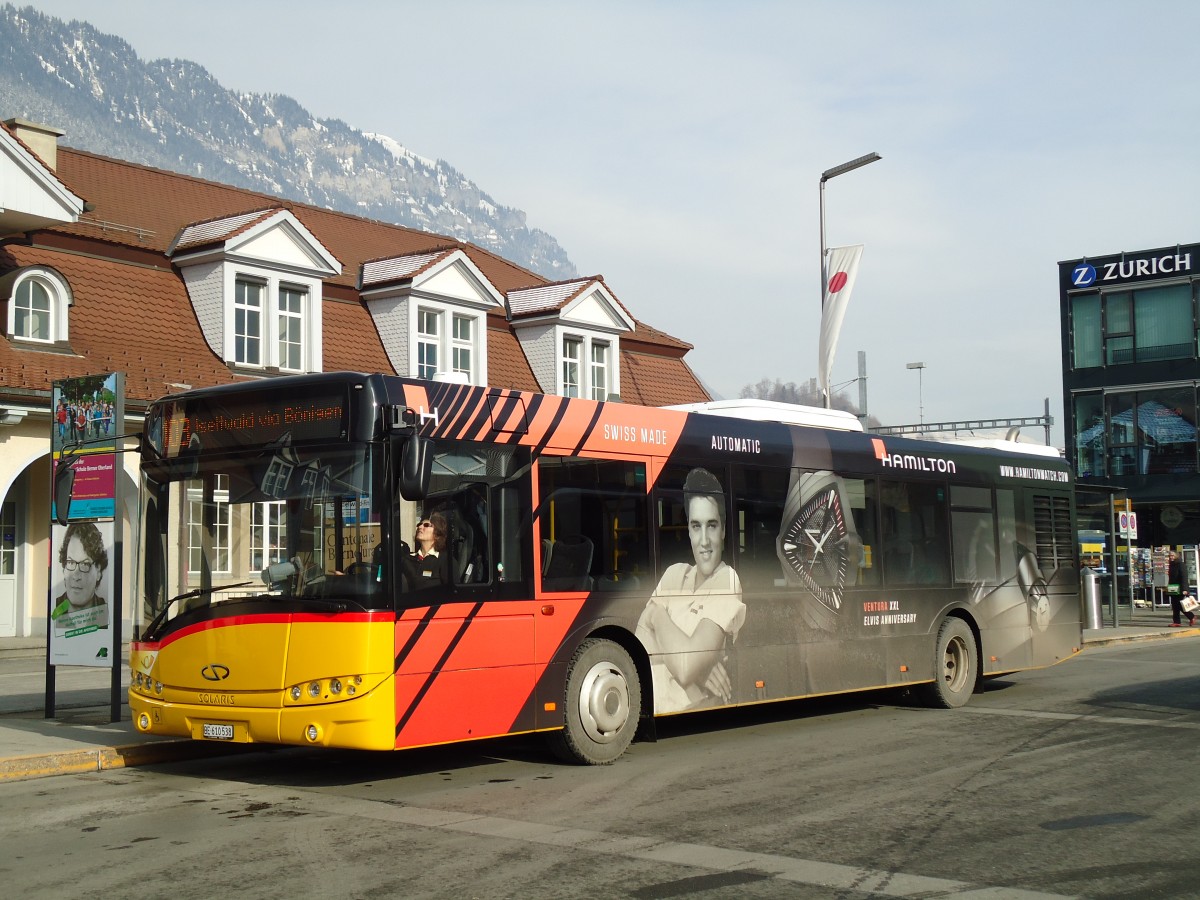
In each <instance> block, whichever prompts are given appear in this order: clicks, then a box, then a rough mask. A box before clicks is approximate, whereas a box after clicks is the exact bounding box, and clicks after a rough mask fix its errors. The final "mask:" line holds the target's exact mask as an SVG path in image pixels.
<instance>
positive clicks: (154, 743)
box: [0, 608, 1200, 782]
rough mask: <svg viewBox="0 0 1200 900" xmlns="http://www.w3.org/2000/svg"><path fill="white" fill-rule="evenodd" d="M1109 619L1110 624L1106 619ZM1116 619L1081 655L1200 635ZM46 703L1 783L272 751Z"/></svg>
mask: <svg viewBox="0 0 1200 900" xmlns="http://www.w3.org/2000/svg"><path fill="white" fill-rule="evenodd" d="M1105 611H1106V613H1107V608H1106V610H1105ZM1105 621H1106V622H1111V621H1112V619H1111V617H1109V616H1107V615H1106V616H1105ZM1118 621H1119V625H1118V626H1117V627H1115V628H1114V627H1112V626H1111V625H1109V626H1107V627H1104V628H1095V629H1086V630H1084V632H1083V649H1084V651H1085V652H1086V651H1087V650H1088V649H1089V648H1093V647H1102V646H1105V645H1109V644H1115V643H1124V642H1128V641H1145V640H1156V639H1166V638H1176V637H1195V636H1200V627H1196V628H1188V627H1187V626H1184V627H1183V628H1172V627H1170V625H1171V612H1170V610H1166V609H1153V610H1142V609H1138V610H1134V611H1133V614H1132V616H1131V615H1130V611H1129V609H1128V608H1122V609H1121V610H1120V611H1119V615H1118ZM45 654H46V643H45V639H44V638H0V659H16V658H26V659H29V658H36V659H44V658H45ZM92 671H95V672H96V673H97V674H96V678H97V685H96V686H97V688H103V689H107V687H108V684H109V681H110V679H111V672H110V671H108V670H92ZM43 702H44V693H43V695H40V696H38V697H37V698H36V703H34V702H27V703H26V704H25V705H26V706H30V707H36V708H30V709H18V710H13V709H7V710H6V711H3V712H0V782H4V781H17V780H21V779H26V778H41V777H45V776H48V775H66V774H71V773H80V772H97V771H102V770H105V769H119V768H123V767H125V766H144V765H152V764H154V763H164V762H174V761H178V760H184V759H195V758H198V757H202V756H213V755H217V754H227V753H231V752H254V751H261V750H265V749H268V748H267V747H266V746H253V745H252V746H247V745H245V744H218V743H206V742H203V741H191V740H186V739H182V738H165V737H154V736H147V735H142V734H139V733H138V732H137V730H136V729H135V728H134V727H133V722H132V721H130V719H129V707H128V705H127V704H123V705H122V715H121V721H120V722H110V721H109V719H110V717H111V708H110V706H109V704H108V703H107V702H105V703H104V704H103V705H95V706H83V707H78V706H76V707H72V708H63V707H62V704H59V707H58V708H57V709H56V713H57V715H56V716H55V718H53V719H47V718H45V715H44V706H43V705H42V704H43Z"/></svg>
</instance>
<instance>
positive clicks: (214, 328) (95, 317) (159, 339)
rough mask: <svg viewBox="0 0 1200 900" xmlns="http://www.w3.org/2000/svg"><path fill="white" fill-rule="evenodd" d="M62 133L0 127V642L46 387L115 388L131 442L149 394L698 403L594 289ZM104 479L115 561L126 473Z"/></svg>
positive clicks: (23, 599) (45, 455)
mask: <svg viewBox="0 0 1200 900" xmlns="http://www.w3.org/2000/svg"><path fill="white" fill-rule="evenodd" d="M61 134H62V132H60V131H58V130H56V129H54V128H50V127H46V126H42V125H37V124H34V123H31V122H27V121H24V120H21V119H10V120H8V121H6V122H4V124H3V126H2V127H0V322H3V323H4V327H5V331H4V338H3V340H0V637H5V636H26V635H39V634H44V633H45V630H46V611H47V606H48V604H47V598H48V595H49V591H50V583H51V580H52V578H53V570H54V569H55V566H56V565H57V563H56V562H54V561H52V565H50V566H49V567H48V566H47V560H48V559H49V558H50V555H51V552H52V550H51V547H50V533H51V527H50V503H49V498H50V473H51V466H52V447H51V431H52V422H53V421H54V419H53V416H54V411H53V410H52V409H51V396H52V387H53V385H54V383H55V382H57V381H62V380H65V379H73V378H80V377H83V376H88V375H97V374H104V373H109V372H121V373H124V383H125V399H126V430H127V431H129V432H136V431H139V430H140V427H141V415H142V413H143V412H144V410H145V408H146V406H147V404H148V403H149V402H150V401H152V400H154V399H156V398H157V397H160V396H162V395H164V394H167V393H173V392H177V391H179V390H185V389H187V388H190V387H203V386H210V385H216V384H223V383H229V382H238V381H246V380H254V379H266V378H271V377H274V376H278V375H283V374H295V373H304V372H321V371H336V370H350V371H361V372H387V373H393V374H398V375H404V376H410V377H416V378H430V379H434V378H440V379H453V380H456V381H462V382H466V383H471V384H479V385H491V386H494V387H502V388H517V389H521V390H531V391H540V392H543V393H551V394H561V395H565V396H581V397H590V398H593V399H597V400H604V401H617V400H625V401H628V402H633V403H640V404H644V405H648V406H661V405H669V404H679V403H693V402H700V401H704V400H708V399H711V398H710V397H709V395H708V393H707V391H706V390H705V389H704V387H703V386H702V384H701V383H700V381H699V380H698V379H697V378H696V376H695V374H694V373H693V372H692V371H691V369H690V368H689V367H688V365H687V363H686V362H685V360H684V356H685V355H686V353H687V352H688V350H690V349H691V345H690V344H687V343H685V342H683V341H680V340H678V339H676V338H674V337H672V336H670V335H668V334H666V333H665V332H662V331H659V330H657V329H655V328H652V327H651V326H649V325H646V324H645V323H643V322H640V321H639V320H638V319H637V318H635V317H634V316H633V315H632V313H631V312H630V311H629V310H628V309H627V308H626V307H625V305H624V304H623V303H622V302H621V301H620V299H618V297H617V295H616V293H615V292H614V291H613V289H612V288H611V287H610V286H609V285H608V284H606V283H605V281H604V279H603V277H602V276H599V275H597V276H593V277H585V278H577V279H572V280H569V281H564V282H554V283H551V282H548V281H547V280H546V279H544V278H541V277H540V276H538V275H536V274H535V273H532V272H530V271H528V270H526V269H523V268H522V267H520V266H518V265H516V264H514V263H512V262H509V261H508V260H505V259H502V258H500V257H498V256H496V255H495V254H492V253H489V252H488V251H486V250H483V249H481V248H479V247H476V246H474V245H470V244H464V243H460V242H457V241H455V240H453V239H451V238H446V237H442V236H439V235H435V234H429V233H427V232H422V231H417V230H414V229H410V228H403V227H400V226H396V225H389V224H384V223H380V222H373V221H370V220H367V219H362V218H359V217H355V216H352V215H348V214H345V213H339V212H334V211H331V210H328V209H321V208H318V207H313V206H307V205H305V204H300V203H295V202H292V201H286V200H282V199H280V198H278V197H272V196H269V195H266V194H260V193H255V192H252V191H247V190H243V189H240V188H234V187H230V186H228V185H222V184H217V183H213V182H208V181H203V180H201V179H197V178H192V177H190V176H186V175H179V174H175V173H171V172H164V171H161V170H157V169H151V168H147V167H145V166H140V165H136V164H133V163H129V162H125V161H122V160H117V159H110V158H106V157H101V156H97V155H94V154H90V153H86V152H83V151H80V150H75V149H71V148H67V147H60V146H58V138H59V137H60V136H61ZM128 445H129V446H132V445H133V442H132V441H129V442H128ZM119 459H120V460H121V463H120V464H119V466H118V472H117V474H116V479H117V481H118V482H119V484H120V492H119V493H120V495H121V496H122V498H123V506H124V508H123V509H122V510H119V511H118V512H117V516H116V519H117V522H118V523H119V526H118V527H119V528H120V529H122V534H123V537H124V538H125V546H128V547H132V546H133V543H132V540H131V534H132V525H133V523H135V521H136V515H137V460H136V454H133V453H125V454H122V455H121V456H120V457H119ZM132 556H133V554H132V553H126V554H125V559H124V570H125V571H126V573H128V571H129V569H130V566H131V565H132V560H131V557H132ZM48 569H49V571H48ZM129 583H132V582H131V581H130V580H129V579H128V578H126V584H129ZM134 605H135V604H131V603H129V604H126V609H129V608H130V607H132V606H134ZM127 625H128V622H127ZM124 633H125V634H128V633H129V631H128V627H126V629H125V630H124Z"/></svg>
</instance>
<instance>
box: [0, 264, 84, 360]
mask: <svg viewBox="0 0 1200 900" xmlns="http://www.w3.org/2000/svg"><path fill="white" fill-rule="evenodd" d="M4 285H7V289H5V290H3V291H2V292H0V298H3V297H7V299H8V322H7V325H6V330H7V334H8V336H9V337H10V338H12V339H13V340H15V341H22V342H28V343H30V344H65V343H66V341H67V310H68V308H69V307H70V305H71V289H70V286H69V285H68V284H67V281H66V279H65V278H63V277H62V275H61V274H59V273H58V272H57V271H55V270H54V269H50V268H47V267H44V266H30V267H28V268H25V269H18V270H17V271H15V272H10V273H9V274H8V275H6V276H5V277H4V278H3V279H2V280H0V287H2V286H4Z"/></svg>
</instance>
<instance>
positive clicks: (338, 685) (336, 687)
mask: <svg viewBox="0 0 1200 900" xmlns="http://www.w3.org/2000/svg"><path fill="white" fill-rule="evenodd" d="M341 692H342V679H340V678H331V679H330V680H329V693H331V694H340V693H341Z"/></svg>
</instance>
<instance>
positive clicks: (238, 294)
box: [233, 278, 308, 372]
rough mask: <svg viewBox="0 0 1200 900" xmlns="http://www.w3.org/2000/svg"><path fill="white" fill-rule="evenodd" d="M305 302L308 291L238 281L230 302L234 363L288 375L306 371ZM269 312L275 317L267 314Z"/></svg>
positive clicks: (259, 282)
mask: <svg viewBox="0 0 1200 900" xmlns="http://www.w3.org/2000/svg"><path fill="white" fill-rule="evenodd" d="M272 294H274V300H272V299H271V297H272ZM307 301H308V291H307V290H305V289H304V288H301V287H296V286H294V285H287V284H279V283H277V282H276V283H274V284H272V283H271V282H269V281H258V280H251V279H247V278H239V279H237V283H236V286H235V288H234V299H233V361H234V363H235V364H236V365H239V366H247V367H273V368H277V369H281V370H283V371H287V372H304V371H307V367H306V365H305V362H306V358H307V352H306V350H307V348H306V342H305V339H304V332H305V328H304V320H305V315H306V309H307V306H308V303H307ZM272 308H273V309H274V315H271V313H270V311H271V309H272Z"/></svg>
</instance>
